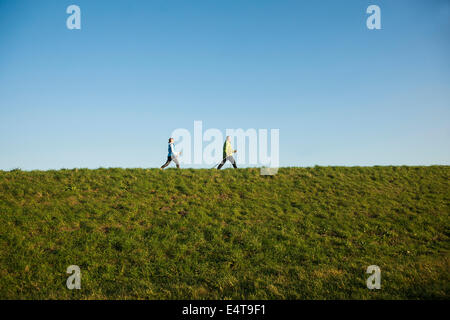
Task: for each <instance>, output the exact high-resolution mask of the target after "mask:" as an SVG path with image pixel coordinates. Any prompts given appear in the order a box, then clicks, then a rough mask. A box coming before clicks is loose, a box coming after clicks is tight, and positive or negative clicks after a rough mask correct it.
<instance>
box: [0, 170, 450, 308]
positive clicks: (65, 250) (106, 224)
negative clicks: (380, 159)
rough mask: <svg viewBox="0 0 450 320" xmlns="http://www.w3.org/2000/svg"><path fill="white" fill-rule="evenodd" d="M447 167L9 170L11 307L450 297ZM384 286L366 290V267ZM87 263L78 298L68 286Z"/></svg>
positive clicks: (0, 284)
mask: <svg viewBox="0 0 450 320" xmlns="http://www.w3.org/2000/svg"><path fill="white" fill-rule="evenodd" d="M449 178H450V167H448V166H432V167H351V168H350V167H315V168H281V169H280V170H279V172H278V174H277V175H276V176H260V175H259V170H257V169H239V170H222V171H217V170H189V169H186V170H179V171H177V170H174V169H169V170H166V171H160V170H156V169H151V170H145V169H98V170H87V169H79V170H60V171H46V172H43V171H31V172H22V171H20V170H14V171H9V172H5V171H0V298H2V299H182V298H188V299H241V298H242V299H255V298H258V299H398V298H407V299H429V298H444V299H448V298H449V297H450V290H449V288H450V281H449V275H448V270H449V249H450V244H449V229H450V228H449V205H450V192H449V180H450V179H449ZM373 264H374V265H378V266H380V268H381V279H382V280H381V290H369V289H367V287H366V279H367V277H368V276H369V275H368V274H366V273H365V271H366V268H367V267H368V266H369V265H373ZM69 265H79V266H80V268H81V274H82V280H81V290H68V289H67V288H66V279H67V277H68V276H69V275H68V274H66V269H67V267H68V266H69Z"/></svg>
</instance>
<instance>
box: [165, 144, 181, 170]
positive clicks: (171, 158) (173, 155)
mask: <svg viewBox="0 0 450 320" xmlns="http://www.w3.org/2000/svg"><path fill="white" fill-rule="evenodd" d="M168 151H169V154H168V155H167V161H166V163H164V164H163V165H162V166H161V168H160V169H161V170H163V169H164V168H165V167H167V166H168V165H169V163H170V161H173V162H175V164H176V165H177V169H179V168H180V163H179V162H178V159H177V158H178V156H179V155H181V152H175V145H174V143H173V138H170V139H169V150H168Z"/></svg>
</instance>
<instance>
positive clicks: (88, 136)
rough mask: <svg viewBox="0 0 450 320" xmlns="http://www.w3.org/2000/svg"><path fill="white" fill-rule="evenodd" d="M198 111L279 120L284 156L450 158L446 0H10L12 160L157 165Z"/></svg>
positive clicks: (21, 164)
mask: <svg viewBox="0 0 450 320" xmlns="http://www.w3.org/2000/svg"><path fill="white" fill-rule="evenodd" d="M71 4H76V5H78V6H80V8H81V20H82V22H81V27H82V29H81V30H68V29H67V28H66V19H67V17H68V14H66V8H67V7H68V6H69V5H71ZM370 4H376V5H378V6H380V8H381V24H382V30H368V29H367V28H366V19H367V17H368V16H369V15H368V14H366V8H367V7H368V6H369V5H370ZM194 120H202V121H203V126H204V128H205V129H207V128H218V129H220V130H222V131H223V133H225V129H226V128H243V129H248V128H256V129H258V128H266V129H271V128H278V129H280V165H281V166H313V165H346V166H347V165H390V164H393V165H400V164H406V165H431V164H450V124H449V123H450V121H449V120H450V2H449V1H440V0H427V1H425V0H423V1H415V0H403V1H402V0H395V1H393V0H390V1H381V0H372V1H362V0H346V1H335V0H330V1H320V0H314V1H313V0H310V1H301V0H295V1H285V0H276V1H275V0H271V1H267V0H214V1H212V0H207V1H206V0H177V1H175V0H158V1H152V0H148V1H137V0H134V1H128V0H123V1H112V0H111V1H95V0H71V1H65V0H59V1H54V0H48V1H42V0H40V1H21V0H0V169H3V170H10V169H13V168H22V169H26V170H30V169H59V168H74V167H88V168H97V167H157V166H160V165H161V164H162V163H163V162H164V161H165V158H166V156H167V138H168V136H169V135H170V133H171V132H172V131H173V130H174V129H176V128H186V129H189V130H192V129H193V121H194ZM193 167H195V166H193Z"/></svg>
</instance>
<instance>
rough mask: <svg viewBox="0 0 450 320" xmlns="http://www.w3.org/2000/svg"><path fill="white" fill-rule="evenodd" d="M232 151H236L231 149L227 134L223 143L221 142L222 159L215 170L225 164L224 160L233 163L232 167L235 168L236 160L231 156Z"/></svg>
mask: <svg viewBox="0 0 450 320" xmlns="http://www.w3.org/2000/svg"><path fill="white" fill-rule="evenodd" d="M233 153H236V150H233V148H232V147H231V137H230V136H227V139H226V140H225V143H224V144H223V160H222V162H221V163H220V164H219V166H218V167H217V170H220V168H222V167H223V165H224V164H225V162H226V161H227V160H228V161H230V162H231V164H232V165H233V167H234V168H235V169H237V166H236V161H235V160H234V158H233Z"/></svg>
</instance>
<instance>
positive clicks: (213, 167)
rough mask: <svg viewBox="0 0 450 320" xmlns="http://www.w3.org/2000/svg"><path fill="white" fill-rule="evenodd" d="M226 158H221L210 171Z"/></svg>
mask: <svg viewBox="0 0 450 320" xmlns="http://www.w3.org/2000/svg"><path fill="white" fill-rule="evenodd" d="M226 158H227V157H225V158H223V159H222V160H221V161H219V162H217V163H216V164H215V165H214V167H212V168H211V169H214V168H215V167H217V166H218V165H219V163H222V161H223V160H225V159H226Z"/></svg>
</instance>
